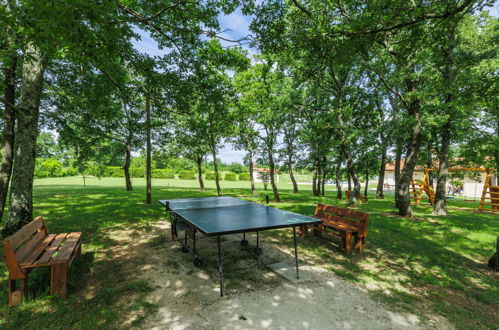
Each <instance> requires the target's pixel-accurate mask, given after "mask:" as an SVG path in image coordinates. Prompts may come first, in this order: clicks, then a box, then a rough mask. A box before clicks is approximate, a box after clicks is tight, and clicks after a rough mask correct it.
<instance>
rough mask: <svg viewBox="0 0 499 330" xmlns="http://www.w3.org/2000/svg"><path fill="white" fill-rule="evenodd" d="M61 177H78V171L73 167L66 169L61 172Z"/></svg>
mask: <svg viewBox="0 0 499 330" xmlns="http://www.w3.org/2000/svg"><path fill="white" fill-rule="evenodd" d="M62 175H63V176H75V175H78V169H76V168H74V167H66V168H64V169H63V170H62Z"/></svg>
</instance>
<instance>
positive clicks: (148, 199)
mask: <svg viewBox="0 0 499 330" xmlns="http://www.w3.org/2000/svg"><path fill="white" fill-rule="evenodd" d="M151 186H152V175H151V99H150V96H149V94H147V95H146V204H151V203H152V199H151Z"/></svg>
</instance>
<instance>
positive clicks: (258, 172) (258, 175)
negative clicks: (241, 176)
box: [253, 166, 279, 183]
mask: <svg viewBox="0 0 499 330" xmlns="http://www.w3.org/2000/svg"><path fill="white" fill-rule="evenodd" d="M262 174H263V175H265V174H268V175H269V181H268V182H270V168H259V167H256V166H253V178H254V179H255V182H263V181H262V176H263V175H262ZM274 174H275V176H274V177H275V182H276V183H278V182H279V171H278V170H275V172H274Z"/></svg>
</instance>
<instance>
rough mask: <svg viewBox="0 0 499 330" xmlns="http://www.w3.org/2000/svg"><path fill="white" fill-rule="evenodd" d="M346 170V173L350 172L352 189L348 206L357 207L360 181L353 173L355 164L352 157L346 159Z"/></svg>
mask: <svg viewBox="0 0 499 330" xmlns="http://www.w3.org/2000/svg"><path fill="white" fill-rule="evenodd" d="M347 170H348V173H350V177H351V178H352V181H353V191H352V194H351V195H350V200H349V201H348V206H351V207H357V197H358V196H359V194H360V181H359V178H358V177H357V174H356V173H355V165H354V163H353V160H352V159H348V161H347Z"/></svg>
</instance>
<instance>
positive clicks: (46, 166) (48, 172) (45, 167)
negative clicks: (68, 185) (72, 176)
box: [35, 158, 64, 178]
mask: <svg viewBox="0 0 499 330" xmlns="http://www.w3.org/2000/svg"><path fill="white" fill-rule="evenodd" d="M63 174H64V171H63V169H62V164H61V163H60V162H59V161H58V160H55V159H52V158H48V159H41V158H37V159H36V165H35V177H37V178H47V177H52V178H53V177H59V176H63Z"/></svg>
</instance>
